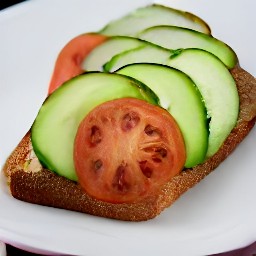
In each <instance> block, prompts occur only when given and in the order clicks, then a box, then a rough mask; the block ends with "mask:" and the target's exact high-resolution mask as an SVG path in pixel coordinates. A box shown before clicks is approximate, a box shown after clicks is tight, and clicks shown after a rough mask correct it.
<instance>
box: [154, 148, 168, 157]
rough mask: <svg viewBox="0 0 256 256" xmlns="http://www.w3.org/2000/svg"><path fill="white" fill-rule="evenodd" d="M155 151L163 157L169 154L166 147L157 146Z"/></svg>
mask: <svg viewBox="0 0 256 256" xmlns="http://www.w3.org/2000/svg"><path fill="white" fill-rule="evenodd" d="M155 152H156V153H158V154H159V155H160V156H161V157H163V158H164V157H166V156H167V150H166V149H165V148H157V149H156V151H155Z"/></svg>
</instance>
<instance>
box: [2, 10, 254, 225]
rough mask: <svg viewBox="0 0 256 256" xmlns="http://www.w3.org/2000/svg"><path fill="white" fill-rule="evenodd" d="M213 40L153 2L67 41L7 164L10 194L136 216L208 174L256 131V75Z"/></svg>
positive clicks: (194, 21) (151, 212)
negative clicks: (39, 103) (33, 116)
mask: <svg viewBox="0 0 256 256" xmlns="http://www.w3.org/2000/svg"><path fill="white" fill-rule="evenodd" d="M152 17H153V18H152ZM134 24H136V25H134ZM210 33H211V32H210V28H209V26H208V25H207V24H206V23H205V22H204V21H203V20H202V19H200V18H199V17H196V16H195V15H193V14H190V13H187V12H182V11H179V10H175V9H172V8H169V7H165V6H161V5H150V6H146V7H142V8H139V9H138V10H136V11H135V12H132V13H131V14H128V15H126V16H124V17H121V18H120V19H118V20H116V21H112V22H110V23H109V24H108V25H106V26H105V27H104V28H103V29H102V30H100V31H99V32H97V33H87V34H82V35H80V36H78V37H76V38H74V39H72V40H71V41H70V42H69V43H68V44H67V45H66V46H65V47H64V48H63V49H62V51H61V52H60V54H59V56H58V58H57V60H56V64H55V69H54V72H53V76H52V79H51V82H50V86H49V91H48V92H49V95H48V97H47V99H46V100H45V102H44V103H43V105H42V107H41V108H40V110H39V112H38V115H37V117H36V119H35V121H34V123H33V125H32V127H31V129H30V131H29V132H28V133H27V134H26V135H25V137H24V138H23V139H22V141H21V142H20V144H19V145H18V146H17V148H16V149H15V150H14V152H13V153H12V154H11V156H10V157H9V158H8V159H7V161H6V164H5V166H4V171H5V174H6V176H7V177H8V178H9V180H10V190H11V193H12V195H13V196H14V197H15V198H17V199H20V200H24V201H27V202H31V203H36V204H42V205H48V206H53V207H59V208H64V209H68V210H74V211H80V212H85V213H89V214H93V215H97V216H102V217H109V218H115V219H120V220H131V221H141V220H147V219H151V218H154V217H155V216H157V215H158V214H159V213H160V212H161V211H162V210H163V209H165V208H166V207H168V206H170V205H171V204H172V203H173V202H174V201H175V200H176V199H177V198H178V197H179V196H181V195H182V194H183V193H184V192H185V191H186V190H188V189H189V188H191V187H192V186H194V185H195V184H196V183H198V182H199V181H200V180H201V179H203V178H204V177H205V176H206V175H208V174H209V173H210V172H211V171H213V170H214V169H215V168H216V167H217V166H218V165H219V164H220V163H221V162H222V161H223V160H224V159H225V158H226V157H227V156H228V155H229V154H230V153H231V152H232V151H233V150H234V149H235V148H236V146H237V145H238V144H239V143H240V142H241V141H242V140H243V139H244V137H245V136H246V135H247V134H248V133H249V131H250V130H251V129H252V128H253V126H254V124H255V120H256V80H255V78H254V77H253V76H251V75H250V74H248V73H247V72H246V71H244V70H243V69H242V68H240V67H239V64H238V58H237V56H236V54H235V52H234V51H233V50H232V48H230V47H229V46H228V45H226V44H225V43H223V42H221V41H220V40H218V39H216V38H214V37H212V36H211V35H210Z"/></svg>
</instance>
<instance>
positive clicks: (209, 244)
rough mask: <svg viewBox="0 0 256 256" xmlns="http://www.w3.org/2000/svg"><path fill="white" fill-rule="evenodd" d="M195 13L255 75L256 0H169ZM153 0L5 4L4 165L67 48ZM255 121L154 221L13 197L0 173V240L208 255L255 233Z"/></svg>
mask: <svg viewBox="0 0 256 256" xmlns="http://www.w3.org/2000/svg"><path fill="white" fill-rule="evenodd" d="M159 2H161V3H164V4H168V5H169V6H173V7H177V8H181V9H183V10H187V11H190V12H194V13H196V14H198V15H199V16H201V17H202V18H203V19H205V20H206V21H207V22H208V23H209V24H210V26H211V28H212V31H213V35H214V36H216V37H218V38H220V39H222V40H224V41H225V42H227V43H228V44H229V45H231V46H232V47H233V48H234V49H235V51H236V52H237V54H238V56H239V58H240V63H241V65H242V66H243V67H244V68H245V69H247V70H248V71H249V72H251V73H252V74H253V75H254V76H255V75H256V65H255V63H254V61H255V59H256V51H255V48H254V47H255V45H256V38H255V33H254V32H252V33H251V31H253V29H254V28H253V25H255V24H256V17H255V9H256V2H255V1H252V0H236V1H232V0H208V1H205V0H182V1H181V0H177V1H175V0H173V1H172V0H169V1H159ZM147 3H150V1H149V0H136V1H131V0H122V1H120V0H108V1H106V0H93V1H90V0H33V1H28V2H25V3H23V4H20V5H17V6H15V7H13V8H9V9H6V10H4V11H2V12H0V37H1V39H0V118H1V125H0V146H1V151H0V165H1V167H2V166H3V164H4V161H5V159H6V157H7V156H8V155H9V154H10V152H11V151H12V149H13V148H14V147H15V146H16V145H17V143H18V142H19V141H20V139H21V138H22V136H23V135H24V134H25V133H26V131H27V130H28V129H29V128H30V125H31V124H32V122H33V120H34V118H35V115H36V113H37V111H38V109H39V107H40V105H41V103H42V102H43V99H44V97H45V95H46V92H47V86H48V83H49V80H50V77H51V72H52V70H53V65H54V61H55V58H56V56H57V54H58V52H59V50H60V49H61V48H62V46H64V45H65V44H66V43H67V41H68V40H69V39H71V38H72V37H74V36H76V35H78V34H80V33H83V32H86V31H93V30H97V29H99V28H101V27H102V26H103V25H104V24H105V23H106V22H107V21H109V20H110V19H113V18H115V17H118V16H120V15H122V14H124V13H126V12H128V11H130V10H132V9H134V8H135V7H138V6H143V5H145V4H147ZM255 136H256V129H254V130H253V131H252V133H251V134H250V135H249V136H248V137H247V138H246V139H245V141H244V142H243V143H242V144H241V145H240V146H239V147H238V148H237V150H236V151H235V152H234V153H233V154H232V155H231V156H230V157H229V158H228V159H227V160H226V161H225V162H224V163H223V164H222V165H221V166H220V167H219V168H218V169H217V170H216V171H215V172H214V173H212V174H211V175H209V176H208V177H207V178H206V179H204V180H203V181H202V182H200V184H199V185H197V186H196V187H195V188H193V189H191V190H190V191H189V192H188V193H186V194H185V195H184V196H183V197H182V198H180V200H178V201H177V202H176V203H175V204H174V205H173V206H172V207H170V208H169V209H167V210H165V211H164V212H163V213H162V214H161V215H160V216H159V217H157V218H156V219H154V220H151V221H147V222H141V223H130V222H121V221H115V220H109V219H104V218H98V217H93V216H89V215H86V214H80V213H75V212H69V211H65V210H59V209H54V208H48V207H42V206H38V205H31V204H28V203H24V202H20V201H17V200H15V199H13V198H12V197H11V196H10V195H9V193H8V190H7V186H6V180H5V178H4V176H3V173H1V180H0V207H1V210H0V240H3V241H4V242H8V243H11V244H14V245H16V246H18V247H21V248H23V249H26V250H30V251H34V252H40V253H47V252H48V253H50V254H51V255H52V254H54V253H63V254H64V253H66V254H76V255H90V256H92V255H103V254H104V255H113V256H115V255H120V254H121V255H123V256H125V255H147V256H149V255H167V254H168V255H206V254H213V253H218V252H223V251H226V250H231V249H235V248H239V247H242V246H246V245H247V244H249V243H251V242H253V241H255V240H256V219H255V215H256V204H255V195H256V186H255V179H256V172H255V171H256V170H255V166H256V158H255Z"/></svg>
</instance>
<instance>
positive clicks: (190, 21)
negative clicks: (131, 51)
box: [99, 4, 211, 36]
mask: <svg viewBox="0 0 256 256" xmlns="http://www.w3.org/2000/svg"><path fill="white" fill-rule="evenodd" d="M156 25H174V26H179V27H186V28H191V29H193V30H197V31H200V32H202V33H206V34H211V31H210V28H209V26H208V25H207V23H206V22H205V21H203V20H202V19H201V18H199V17H197V16H196V15H194V14H191V13H188V12H184V11H180V10H176V9H173V8H169V7H166V6H163V5H158V4H153V5H149V6H146V7H142V8H139V9H137V10H135V11H134V12H131V13H129V14H128V15H126V16H124V17H121V18H119V19H117V20H114V21H112V22H110V23H109V24H108V25H106V26H105V27H104V28H103V29H102V30H101V31H99V33H101V34H104V35H109V36H114V35H126V36H136V35H137V34H138V33H139V32H140V31H142V30H144V29H146V28H149V27H153V26H156Z"/></svg>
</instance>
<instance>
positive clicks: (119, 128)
mask: <svg viewBox="0 0 256 256" xmlns="http://www.w3.org/2000/svg"><path fill="white" fill-rule="evenodd" d="M185 160H186V155H185V146H184V141H183V137H182V135H181V132H180V130H179V127H178V125H177V124H176V122H175V120H174V119H173V117H172V116H171V115H170V114H169V113H168V112H167V111H166V110H164V109H162V108H160V107H157V106H154V105H151V104H149V103H147V102H146V101H143V100H138V99H134V98H122V99H117V100H112V101H108V102H106V103H103V104H101V105H99V106H97V107H96V108H95V109H93V110H92V111H91V112H90V113H89V114H88V115H87V116H86V117H85V118H84V120H83V121H82V122H81V124H80V126H79V128H78V131H77V134H76V138H75V145H74V163H75V169H76V172H77V176H78V181H79V183H80V184H81V186H82V187H83V188H84V189H85V191H86V192H87V193H88V194H89V195H91V196H92V197H94V198H96V199H98V200H102V201H107V202H112V203H125V202H133V201H136V200H139V199H141V198H144V197H145V196H148V195H149V194H152V193H156V191H157V190H158V189H159V188H160V186H161V185H163V184H164V183H165V182H167V181H169V180H170V179H171V178H172V177H173V176H175V175H176V174H177V173H179V172H180V171H181V169H182V168H183V166H184V163H185Z"/></svg>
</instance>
